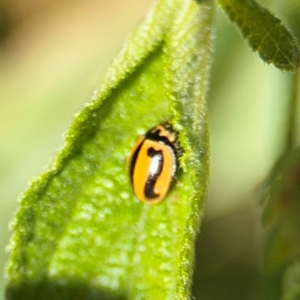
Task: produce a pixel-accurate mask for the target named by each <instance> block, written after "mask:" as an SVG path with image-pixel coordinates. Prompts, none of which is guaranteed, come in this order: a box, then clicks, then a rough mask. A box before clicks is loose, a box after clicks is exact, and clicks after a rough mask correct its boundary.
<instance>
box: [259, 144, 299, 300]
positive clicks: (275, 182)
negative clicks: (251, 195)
mask: <svg viewBox="0 0 300 300" xmlns="http://www.w3.org/2000/svg"><path fill="white" fill-rule="evenodd" d="M299 199H300V148H297V149H295V150H293V151H290V152H289V153H288V154H285V155H284V156H283V157H282V158H281V159H280V160H279V161H278V163H277V164H276V166H275V168H274V169H273V171H272V173H271V175H270V178H269V180H268V181H267V182H266V184H265V188H264V196H263V204H264V212H263V224H264V226H265V227H266V229H267V233H266V234H267V242H266V245H265V251H264V252H265V253H264V268H263V269H264V276H265V278H266V280H267V281H269V282H271V283H269V286H273V287H274V288H275V287H276V288H278V284H279V287H282V286H283V285H284V286H285V290H284V292H283V294H281V295H280V294H278V293H277V294H278V295H277V296H278V299H281V298H280V297H283V298H282V299H299V298H297V297H296V298H285V297H287V295H290V292H291V294H293V295H294V294H295V293H294V292H292V291H289V290H288V289H289V287H292V286H293V290H294V291H295V290H296V289H295V284H296V281H295V277H294V276H291V274H292V273H290V272H292V271H289V270H290V266H291V265H294V264H295V262H297V261H299V258H300V218H299V216H300V201H299ZM298 269H299V268H298ZM293 274H294V273H293ZM290 280H292V281H293V282H292V281H291V282H289V281H290ZM272 282H273V283H272ZM275 282H277V283H276V284H275ZM278 282H279V283H278ZM298 290H300V281H298ZM281 292H282V291H281ZM284 295H285V296H284ZM298 297H299V296H298ZM276 299H277V298H276Z"/></svg>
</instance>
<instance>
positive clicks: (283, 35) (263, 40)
mask: <svg viewBox="0 0 300 300" xmlns="http://www.w3.org/2000/svg"><path fill="white" fill-rule="evenodd" d="M218 2H219V4H220V5H221V6H222V7H223V9H224V10H225V12H226V13H227V14H228V16H229V17H230V19H231V21H233V22H234V23H236V24H237V26H238V27H239V29H240V30H241V32H242V34H243V36H244V38H245V39H246V40H247V41H248V43H249V45H250V47H251V48H252V50H253V51H258V53H259V56H260V58H261V59H262V60H263V61H265V62H266V63H268V64H270V63H272V64H274V65H275V66H276V67H277V68H279V69H281V70H285V71H296V70H297V69H298V67H299V64H300V53H299V47H298V44H297V42H296V39H295V38H294V36H293V35H292V34H291V32H290V31H289V30H288V29H287V28H286V27H285V26H284V25H283V24H282V22H281V20H279V19H278V18H277V17H275V16H274V15H273V14H272V13H271V12H270V11H269V10H267V9H266V8H264V7H262V6H260V5H259V4H258V3H256V2H255V1H254V0H218Z"/></svg>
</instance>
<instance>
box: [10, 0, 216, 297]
mask: <svg viewBox="0 0 300 300" xmlns="http://www.w3.org/2000/svg"><path fill="white" fill-rule="evenodd" d="M212 19H213V3H212V2H211V1H205V2H203V3H202V4H201V3H200V4H197V3H196V2H195V1H192V0H184V1H179V0H176V1H173V0H172V1H171V0H161V1H159V2H158V3H157V5H156V6H155V7H154V9H153V10H152V11H151V12H150V14H149V16H148V17H147V19H146V20H145V21H144V22H143V23H142V24H141V25H140V26H139V27H138V28H137V30H136V31H135V32H134V33H133V34H132V36H131V37H130V39H129V40H128V42H127V43H126V44H125V45H124V47H123V49H122V50H121V52H120V53H119V55H117V57H116V58H115V59H114V61H113V62H112V64H111V66H110V68H108V70H107V71H106V73H105V75H104V78H103V81H102V83H101V85H100V87H99V89H98V90H97V91H96V92H95V94H94V97H93V99H92V101H91V102H89V103H88V104H87V105H86V106H85V108H84V109H83V110H82V111H81V112H80V113H79V114H78V115H77V116H76V117H75V120H74V122H73V124H72V126H71V127H70V129H69V130H68V132H67V134H66V135H65V145H64V147H63V148H62V150H61V151H60V152H59V153H58V155H57V157H56V158H55V159H54V161H53V162H52V163H51V164H50V166H49V167H48V169H47V170H46V171H45V172H44V173H42V174H41V175H40V176H39V177H37V178H36V179H35V180H33V181H32V182H31V184H30V187H29V188H28V190H27V191H26V192H25V193H24V194H23V195H22V197H21V199H20V208H19V211H18V213H17V215H16V216H15V218H14V220H13V230H14V234H13V237H12V239H11V244H10V249H11V256H10V260H9V264H8V277H9V284H8V287H7V298H8V299H13V300H14V299H27V300H29V299H187V298H188V297H189V293H190V285H191V282H190V280H191V273H192V267H193V247H194V240H195V235H196V232H197V229H198V226H199V221H200V216H201V215H202V211H203V208H204V204H205V198H206V192H207V185H208V178H209V166H208V159H209V141H208V132H207V124H206V103H205V96H206V90H207V81H208V72H209V67H210V55H211V24H212ZM166 119H167V120H169V121H170V122H171V123H172V124H173V126H174V128H175V129H176V130H177V131H178V133H179V141H180V144H181V146H182V148H183V155H182V157H181V158H180V165H181V170H180V174H179V175H178V179H177V182H175V183H174V184H173V188H172V189H171V191H170V193H169V195H168V196H167V197H166V199H165V201H163V202H162V203H159V204H157V205H149V204H144V203H142V202H140V201H138V200H137V199H136V198H135V197H134V195H133V192H132V190H131V187H130V183H129V179H128V178H127V176H126V173H127V171H126V159H127V156H128V154H129V151H130V148H131V146H132V145H133V144H134V143H135V141H136V138H137V137H138V136H139V135H140V134H141V133H144V132H145V131H147V130H148V129H149V128H150V127H152V126H153V125H156V124H158V123H160V122H161V121H164V120H166Z"/></svg>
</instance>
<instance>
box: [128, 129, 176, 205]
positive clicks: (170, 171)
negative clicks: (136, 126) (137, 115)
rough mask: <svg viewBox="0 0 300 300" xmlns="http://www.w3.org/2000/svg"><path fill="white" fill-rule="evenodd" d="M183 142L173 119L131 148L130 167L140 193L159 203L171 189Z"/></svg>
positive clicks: (132, 181) (134, 186) (134, 189)
mask: <svg viewBox="0 0 300 300" xmlns="http://www.w3.org/2000/svg"><path fill="white" fill-rule="evenodd" d="M179 150H180V149H179V144H178V141H177V134H176V132H175V131H174V130H173V129H172V126H171V125H170V124H169V123H163V124H160V125H157V126H155V127H153V128H151V129H150V130H149V131H148V132H147V133H146V134H145V135H143V136H141V137H140V138H139V139H138V141H137V142H136V144H135V145H134V147H133V148H132V150H131V154H130V156H129V160H128V169H129V170H128V171H129V177H130V181H131V185H132V188H133V191H134V193H135V195H136V197H137V198H138V199H139V200H141V201H143V202H146V203H152V204H154V203H158V202H160V201H162V200H163V199H164V198H165V197H166V194H167V193H168V191H169V189H170V186H171V182H172V180H173V179H174V175H175V172H176V170H177V169H178V157H179V152H180V151H179Z"/></svg>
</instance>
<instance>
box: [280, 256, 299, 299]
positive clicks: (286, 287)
mask: <svg viewBox="0 0 300 300" xmlns="http://www.w3.org/2000/svg"><path fill="white" fill-rule="evenodd" d="M299 298H300V262H299V261H298V262H295V263H293V264H291V265H290V266H289V267H288V268H287V270H286V272H285V275H284V279H283V288H282V298H281V300H298V299H299Z"/></svg>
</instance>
